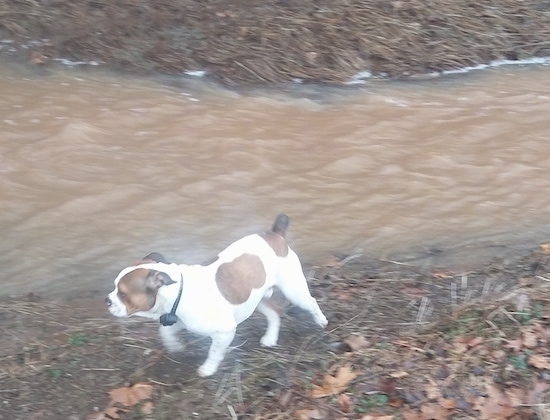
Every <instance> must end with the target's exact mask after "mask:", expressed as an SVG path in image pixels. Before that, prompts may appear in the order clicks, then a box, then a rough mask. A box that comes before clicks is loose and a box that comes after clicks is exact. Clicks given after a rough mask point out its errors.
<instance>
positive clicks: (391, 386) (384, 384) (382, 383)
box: [377, 378, 397, 395]
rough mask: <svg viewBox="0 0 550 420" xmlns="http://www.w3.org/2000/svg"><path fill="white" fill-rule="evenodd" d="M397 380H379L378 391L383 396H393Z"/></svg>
mask: <svg viewBox="0 0 550 420" xmlns="http://www.w3.org/2000/svg"><path fill="white" fill-rule="evenodd" d="M396 386H397V380H396V379H394V378H379V379H378V383H377V388H378V391H380V392H381V393H382V394H386V395H392V394H393V393H395V388H396Z"/></svg>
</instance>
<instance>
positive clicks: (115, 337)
mask: <svg viewBox="0 0 550 420" xmlns="http://www.w3.org/2000/svg"><path fill="white" fill-rule="evenodd" d="M549 251H550V250H549V249H548V248H537V249H534V250H533V251H532V252H530V253H529V254H528V255H526V256H522V257H519V256H518V258H516V259H515V260H513V261H511V260H509V261H500V260H498V259H495V260H494V261H491V262H489V263H487V264H485V265H483V266H481V267H479V268H478V269H475V270H471V271H469V272H461V273H458V272H450V271H446V270H444V269H437V270H432V269H431V270H423V269H421V268H418V267H415V266H412V265H407V264H403V263H400V262H398V261H378V260H368V259H366V258H365V257H363V256H361V255H354V256H351V257H347V258H344V259H342V257H340V258H336V257H334V258H331V259H329V260H327V262H326V263H325V264H324V265H323V266H319V267H311V268H310V269H309V270H308V271H309V272H310V274H311V279H310V287H311V289H312V293H313V295H314V296H316V298H317V299H318V301H319V303H320V306H321V307H322V308H323V310H324V311H325V313H326V315H327V317H328V319H329V321H330V322H329V326H328V327H327V329H326V330H325V331H322V330H319V329H317V328H316V327H315V326H314V324H313V322H312V321H311V319H310V318H309V316H308V314H305V313H302V312H301V311H299V310H297V309H296V308H294V307H288V306H285V305H283V308H284V311H285V315H284V317H283V328H282V332H281V338H280V342H279V344H280V345H279V347H278V348H276V349H265V348H261V347H260V346H259V340H260V337H261V336H262V334H263V330H264V328H265V320H264V319H263V318H262V317H261V316H256V315H254V316H253V317H252V318H251V319H249V320H247V321H246V322H245V323H243V324H242V325H241V326H240V327H239V329H238V335H237V337H236V339H235V341H234V342H233V347H232V350H231V352H230V353H229V354H228V356H227V358H226V359H225V361H224V362H223V364H222V366H221V368H220V371H218V372H217V373H216V374H215V375H214V376H213V377H212V378H207V379H202V378H200V377H198V376H197V374H196V368H197V367H198V366H199V365H200V363H201V362H202V361H203V359H204V357H205V354H206V353H205V352H206V350H207V347H208V345H209V343H208V340H207V339H204V338H200V337H195V336H191V335H189V334H187V335H186V341H187V349H186V351H185V352H183V353H181V354H179V355H176V356H170V355H167V354H165V353H164V352H163V351H162V349H161V345H160V343H159V340H158V336H157V331H158V328H159V327H158V325H157V324H156V323H154V322H149V321H144V320H140V319H130V320H126V321H120V320H115V319H112V318H111V317H110V316H109V315H108V311H107V310H106V308H105V307H104V302H103V297H102V296H98V297H97V298H91V299H90V298H88V299H79V300H71V301H70V302H66V303H56V302H52V301H45V300H43V299H41V298H40V297H39V296H35V295H28V296H26V297H24V298H20V299H5V300H4V301H2V302H1V303H0V319H1V323H0V329H1V334H0V349H1V350H0V383H1V384H2V385H1V387H0V418H1V419H10V420H15V419H22V420H23V419H24V420H28V419H71V420H76V419H85V418H86V419H109V418H115V419H116V418H121V419H193V418H196V419H237V418H238V419H365V420H367V419H374V418H379V419H445V418H449V419H471V418H480V419H535V418H539V419H544V418H548V417H543V416H544V415H546V416H547V415H548V412H549V410H550V406H548V407H549V408H547V405H546V404H545V402H546V401H547V399H546V393H547V392H548V390H549V389H550V350H549V347H548V343H549V340H550V328H549V327H550V303H549V300H550V299H549V297H548V296H549V295H548V292H549V291H550V254H549ZM331 378H332V379H331ZM135 384H139V386H147V387H151V390H152V394H151V395H146V397H142V398H143V401H140V400H139V398H138V399H137V400H136V401H133V402H128V401H126V402H124V401H125V400H124V399H121V398H120V396H119V397H116V395H119V394H117V392H118V393H120V392H121V390H122V391H124V390H126V391H128V390H130V389H131V388H128V387H131V386H133V385H135ZM114 390H117V391H114ZM109 393H111V394H109ZM124 404H127V406H125V405H124ZM108 413H110V415H111V417H109V416H108V415H107V414H108ZM369 416H370V417H369ZM384 416H386V417H384Z"/></svg>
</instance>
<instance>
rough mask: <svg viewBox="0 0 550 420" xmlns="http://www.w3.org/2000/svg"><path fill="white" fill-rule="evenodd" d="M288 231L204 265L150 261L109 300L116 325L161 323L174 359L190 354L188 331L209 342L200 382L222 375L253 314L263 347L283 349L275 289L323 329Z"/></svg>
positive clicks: (281, 227)
mask: <svg viewBox="0 0 550 420" xmlns="http://www.w3.org/2000/svg"><path fill="white" fill-rule="evenodd" d="M289 223H290V219H289V218H288V216H286V215H284V214H281V215H279V216H278V217H277V218H276V220H275V223H274V225H273V227H272V229H271V230H270V231H266V232H263V233H259V234H252V235H248V236H245V237H244V238H241V239H239V240H238V241H236V242H234V243H232V244H231V245H229V246H228V247H227V248H225V249H224V250H223V251H222V252H220V253H219V254H218V255H217V257H215V258H214V259H212V260H211V261H209V262H207V263H205V264H202V265H186V264H174V263H168V262H167V261H166V260H165V259H164V257H163V256H162V255H161V254H158V253H152V254H149V255H148V256H147V257H145V258H144V259H143V260H142V261H140V262H139V263H137V264H135V265H132V266H130V267H127V268H125V269H123V270H122V271H121V272H120V273H119V274H118V276H117V277H116V278H115V280H114V283H115V289H114V290H113V291H112V292H111V293H110V294H109V295H108V296H107V298H106V299H105V301H106V303H107V306H108V308H109V311H110V313H111V314H112V315H114V316H116V317H130V316H141V317H146V318H152V319H159V320H160V321H161V323H162V324H163V325H161V327H160V330H159V332H160V337H161V340H162V343H163V345H164V347H165V348H166V349H167V350H168V351H169V352H177V351H181V350H183V349H184V345H183V343H182V342H181V341H180V339H179V338H178V331H180V330H182V329H183V328H186V329H187V330H189V331H190V332H192V333H196V334H200V335H206V336H210V338H211V339H212V343H211V345H210V349H209V351H208V356H207V358H206V361H205V362H204V363H203V364H202V365H201V366H200V367H199V369H198V374H199V376H202V377H206V376H210V375H213V374H214V373H215V372H216V371H217V370H218V367H219V365H220V363H221V362H222V360H223V359H224V357H225V353H226V352H227V349H228V348H229V345H230V344H231V342H232V341H233V338H234V336H235V330H236V328H237V325H239V324H240V323H241V322H243V321H244V320H246V319H247V318H248V317H250V315H252V313H253V312H254V311H255V310H257V311H258V312H260V313H262V314H263V315H264V316H265V317H266V318H267V330H266V332H265V334H264V335H263V337H262V338H261V341H260V343H261V345H262V346H265V347H273V346H276V345H277V341H278V339H279V328H280V324H281V320H280V316H279V314H278V312H277V310H276V309H275V308H274V307H273V305H272V303H270V297H271V295H272V293H273V288H274V287H277V288H278V289H280V290H281V292H282V293H283V295H284V296H285V297H286V298H287V299H288V300H289V301H290V302H291V303H293V304H294V305H296V306H298V307H300V308H302V309H305V310H306V311H308V312H309V313H310V314H311V315H312V317H313V320H314V321H315V322H316V323H317V324H318V325H319V326H321V327H323V328H324V327H325V326H326V325H327V322H328V321H327V319H326V317H325V315H324V314H323V312H322V311H321V309H320V308H319V305H318V304H317V301H316V300H315V299H314V298H313V297H312V296H311V294H310V292H309V288H308V285H307V282H306V279H305V277H304V274H303V272H302V265H301V263H300V260H299V258H298V256H297V255H296V253H295V252H294V251H293V250H292V249H291V248H290V247H289V246H288V244H287V241H286V239H285V235H286V231H287V228H288V226H289Z"/></svg>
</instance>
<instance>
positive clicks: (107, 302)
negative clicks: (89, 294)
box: [105, 296, 113, 306]
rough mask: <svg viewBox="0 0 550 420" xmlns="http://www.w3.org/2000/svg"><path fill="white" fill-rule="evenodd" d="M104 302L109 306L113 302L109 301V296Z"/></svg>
mask: <svg viewBox="0 0 550 420" xmlns="http://www.w3.org/2000/svg"><path fill="white" fill-rule="evenodd" d="M105 303H106V304H107V306H111V305H112V304H113V302H111V299H109V296H107V297H106V298H105Z"/></svg>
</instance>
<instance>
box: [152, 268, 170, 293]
mask: <svg viewBox="0 0 550 420" xmlns="http://www.w3.org/2000/svg"><path fill="white" fill-rule="evenodd" d="M174 283H175V281H174V280H172V279H171V278H170V276H169V275H168V274H166V273H163V272H162V271H154V270H151V272H150V273H149V275H148V276H147V288H148V289H151V290H158V289H160V288H161V287H162V286H168V285H169V284H174Z"/></svg>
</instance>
